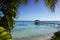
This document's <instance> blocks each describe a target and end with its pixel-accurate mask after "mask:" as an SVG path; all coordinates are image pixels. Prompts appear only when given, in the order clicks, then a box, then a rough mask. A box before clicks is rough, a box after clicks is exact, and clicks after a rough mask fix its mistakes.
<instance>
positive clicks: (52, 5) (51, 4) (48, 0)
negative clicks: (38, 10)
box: [45, 0, 58, 11]
mask: <svg viewBox="0 0 60 40" xmlns="http://www.w3.org/2000/svg"><path fill="white" fill-rule="evenodd" d="M57 2H58V0H45V4H46V5H47V6H48V7H49V8H50V9H51V10H52V11H55V7H56V4H57Z"/></svg>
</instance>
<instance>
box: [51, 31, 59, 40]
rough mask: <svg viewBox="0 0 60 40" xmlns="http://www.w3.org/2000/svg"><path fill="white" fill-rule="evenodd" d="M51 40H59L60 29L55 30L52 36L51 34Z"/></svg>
mask: <svg viewBox="0 0 60 40" xmlns="http://www.w3.org/2000/svg"><path fill="white" fill-rule="evenodd" d="M51 40H60V31H58V32H55V33H54V36H52V38H51Z"/></svg>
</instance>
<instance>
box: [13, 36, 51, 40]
mask: <svg viewBox="0 0 60 40" xmlns="http://www.w3.org/2000/svg"><path fill="white" fill-rule="evenodd" d="M50 39H51V36H43V37H29V38H14V40H50Z"/></svg>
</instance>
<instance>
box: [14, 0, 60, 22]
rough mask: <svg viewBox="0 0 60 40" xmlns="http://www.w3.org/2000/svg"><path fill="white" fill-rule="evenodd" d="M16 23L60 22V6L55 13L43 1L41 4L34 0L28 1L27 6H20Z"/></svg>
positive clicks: (57, 6)
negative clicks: (36, 21) (35, 21)
mask: <svg viewBox="0 0 60 40" xmlns="http://www.w3.org/2000/svg"><path fill="white" fill-rule="evenodd" d="M15 20H16V21H34V20H41V21H54V20H56V21H57V20H60V4H59V2H58V3H57V5H56V8H55V12H51V10H50V9H49V8H48V7H47V6H46V5H45V4H44V2H43V0H39V3H37V4H36V3H34V0H28V4H27V5H23V4H20V5H19V7H18V10H17V18H16V19H15Z"/></svg>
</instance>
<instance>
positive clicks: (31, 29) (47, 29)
mask: <svg viewBox="0 0 60 40" xmlns="http://www.w3.org/2000/svg"><path fill="white" fill-rule="evenodd" d="M59 29H60V28H59V27H58V26H55V25H53V26H52V25H47V24H46V25H43V24H41V25H34V22H28V21H26V22H15V27H14V30H13V31H12V36H13V38H24V37H32V36H38V35H41V36H44V35H49V34H52V33H54V32H56V31H58V30H59Z"/></svg>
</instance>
